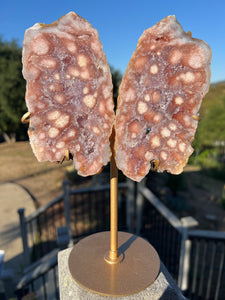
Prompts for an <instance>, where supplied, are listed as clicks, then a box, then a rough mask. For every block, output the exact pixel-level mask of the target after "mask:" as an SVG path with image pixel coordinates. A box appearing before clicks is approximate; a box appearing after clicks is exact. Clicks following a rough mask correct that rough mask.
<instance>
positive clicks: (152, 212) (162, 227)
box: [137, 185, 183, 282]
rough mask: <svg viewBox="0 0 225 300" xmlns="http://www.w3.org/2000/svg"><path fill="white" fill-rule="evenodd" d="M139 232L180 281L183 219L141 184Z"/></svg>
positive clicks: (138, 208) (139, 193)
mask: <svg viewBox="0 0 225 300" xmlns="http://www.w3.org/2000/svg"><path fill="white" fill-rule="evenodd" d="M137 234H140V235H141V236H142V237H144V238H146V239H147V240H148V241H149V242H150V243H151V244H152V245H153V246H154V247H155V249H156V250H157V252H158V254H159V256H160V259H161V260H162V261H163V263H164V264H165V266H166V267H167V269H168V271H169V272H170V273H171V275H172V276H173V278H174V279H175V280H176V281H177V282H178V281H181V278H180V279H179V276H181V275H180V272H181V271H180V270H179V269H180V254H181V249H182V235H183V226H182V223H181V221H180V220H179V219H178V218H177V217H176V216H175V215H174V214H173V213H172V212H171V211H170V210H169V209H168V208H167V207H166V206H164V205H163V204H162V203H161V202H160V201H159V199H158V198H157V197H156V196H155V195H154V194H153V193H152V192H151V191H150V190H149V189H147V188H146V187H144V186H142V185H139V188H138V197H137Z"/></svg>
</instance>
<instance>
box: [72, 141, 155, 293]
mask: <svg viewBox="0 0 225 300" xmlns="http://www.w3.org/2000/svg"><path fill="white" fill-rule="evenodd" d="M112 148H113V147H112ZM117 193H118V170H117V167H116V163H115V160H114V157H113V155H112V158H111V165H110V232H100V233H96V234H93V235H91V236H89V237H87V238H84V239H82V240H81V241H80V242H79V243H77V244H76V245H75V246H74V247H73V249H72V251H71V253H70V256H69V270H70V273H71V275H72V277H73V278H74V280H76V282H77V283H78V284H80V285H81V286H82V287H84V288H86V289H88V290H89V291H91V292H94V293H98V294H100V295H104V296H128V295H132V294H134V293H138V292H140V291H141V290H144V289H145V288H147V287H148V286H149V285H150V284H152V283H153V282H154V281H155V279H156V277H157V275H158V273H159V267H160V260H159V256H158V254H157V252H156V251H155V249H154V248H153V247H152V246H151V245H150V244H149V243H148V242H147V241H145V240H144V239H142V238H140V237H138V236H136V235H133V234H130V233H126V232H118V217H117V216H118V212H117V202H118V201H117Z"/></svg>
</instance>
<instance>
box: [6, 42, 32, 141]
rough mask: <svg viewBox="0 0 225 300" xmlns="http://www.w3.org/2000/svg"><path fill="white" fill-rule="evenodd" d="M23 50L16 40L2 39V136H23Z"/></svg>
mask: <svg viewBox="0 0 225 300" xmlns="http://www.w3.org/2000/svg"><path fill="white" fill-rule="evenodd" d="M21 54H22V51H21V48H20V47H19V45H18V43H17V42H16V41H15V40H12V41H10V42H6V41H3V40H2V38H0V135H4V136H5V137H6V136H10V135H11V136H12V135H13V134H17V135H21V134H22V132H21V131H24V129H23V127H22V125H21V124H20V119H21V116H22V115H23V113H24V112H25V111H26V105H25V101H24V95H25V81H24V79H23V76H22V63H21Z"/></svg>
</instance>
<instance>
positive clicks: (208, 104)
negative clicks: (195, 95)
mask: <svg viewBox="0 0 225 300" xmlns="http://www.w3.org/2000/svg"><path fill="white" fill-rule="evenodd" d="M224 141H225V83H224V82H222V83H218V84H212V85H211V86H210V89H209V92H208V94H207V95H206V96H205V98H204V99H203V102H202V107H201V109H200V122H199V125H198V129H197V132H196V137H195V142H194V147H195V149H196V148H198V149H199V150H200V151H201V150H202V149H203V148H207V147H212V146H213V145H214V144H215V143H216V142H224Z"/></svg>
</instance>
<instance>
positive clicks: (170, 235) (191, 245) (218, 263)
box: [136, 185, 225, 300]
mask: <svg viewBox="0 0 225 300" xmlns="http://www.w3.org/2000/svg"><path fill="white" fill-rule="evenodd" d="M136 207H137V208H136V213H137V217H136V220H137V224H136V228H137V234H140V235H141V236H143V237H144V238H146V239H148V240H149V242H150V243H151V244H152V245H153V246H154V247H155V248H156V250H157V252H158V254H159V256H160V258H161V260H162V261H163V263H164V264H165V265H166V267H167V269H168V270H169V272H170V273H171V275H172V276H173V278H174V279H175V281H176V282H177V284H178V286H179V287H180V288H181V290H182V291H183V292H184V293H185V295H186V296H187V297H188V299H193V300H224V299H225V285H224V282H225V232H217V231H208V230H196V229H193V226H195V224H194V223H193V222H190V223H189V224H188V222H187V223H186V224H184V223H182V222H181V220H179V219H178V218H177V217H176V216H175V215H174V214H173V213H172V212H171V211H170V210H169V209H168V208H167V207H166V206H165V205H164V204H162V202H161V201H160V200H159V199H158V198H157V197H156V196H155V195H154V194H153V193H152V192H151V191H150V190H149V189H147V188H146V187H144V186H143V185H139V188H138V196H137V201H136ZM187 219H188V218H187ZM193 224H194V225H193Z"/></svg>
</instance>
